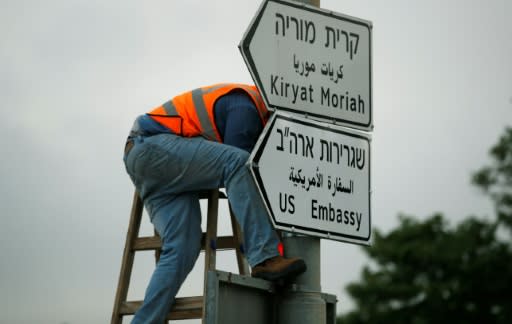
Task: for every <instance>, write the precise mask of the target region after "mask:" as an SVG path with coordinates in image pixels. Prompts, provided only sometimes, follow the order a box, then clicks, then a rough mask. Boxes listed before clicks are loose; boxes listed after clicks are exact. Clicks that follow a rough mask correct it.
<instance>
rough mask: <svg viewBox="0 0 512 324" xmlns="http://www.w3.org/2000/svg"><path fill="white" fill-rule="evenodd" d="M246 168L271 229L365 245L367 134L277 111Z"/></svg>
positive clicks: (367, 228)
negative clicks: (252, 178) (259, 195)
mask: <svg viewBox="0 0 512 324" xmlns="http://www.w3.org/2000/svg"><path fill="white" fill-rule="evenodd" d="M250 164H251V170H252V173H253V176H254V179H255V181H256V183H257V185H258V188H259V190H260V193H261V195H262V197H263V199H264V201H265V205H266V207H267V209H268V212H269V214H270V215H271V220H272V222H273V225H274V227H275V228H277V229H281V230H286V231H293V232H297V233H303V234H309V235H313V236H318V237H324V238H328V239H333V240H339V241H346V242H352V243H364V244H368V241H369V239H370V232H371V230H370V229H371V224H370V137H369V135H367V134H363V133H361V132H357V131H354V130H351V129H350V128H345V127H339V126H333V125H329V124H326V123H319V122H315V121H311V120H308V119H304V118H299V117H293V116H287V115H284V114H283V113H279V112H278V113H275V114H274V115H273V116H272V119H271V120H270V121H269V124H268V125H267V126H266V128H265V130H264V133H263V134H262V136H261V137H260V139H259V141H258V143H257V146H256V148H255V149H254V151H253V153H252V154H251V157H250Z"/></svg>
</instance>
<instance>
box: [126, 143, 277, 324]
mask: <svg viewBox="0 0 512 324" xmlns="http://www.w3.org/2000/svg"><path fill="white" fill-rule="evenodd" d="M248 157H249V154H248V153H247V152H246V151H244V150H241V149H238V148H236V147H234V146H230V145H226V144H221V143H217V142H212V141H208V140H205V139H203V138H200V137H194V138H185V137H181V136H177V135H173V134H159V135H154V136H150V137H143V136H138V137H136V138H134V146H133V147H132V149H131V150H130V151H129V152H128V154H127V155H125V156H124V162H125V166H126V171H127V173H128V174H129V176H130V178H131V180H132V182H133V183H134V185H135V187H136V189H137V191H138V192H139V194H140V196H141V199H142V200H143V202H144V206H145V208H146V210H147V212H148V214H149V217H150V219H151V222H152V223H153V225H154V227H155V229H156V231H157V232H158V234H159V235H160V237H161V238H162V254H161V255H160V260H159V262H158V264H157V265H156V268H155V270H154V272H153V274H152V276H151V280H150V282H149V285H148V287H147V289H146V292H145V296H144V302H143V305H142V306H141V308H140V309H139V310H138V311H137V313H136V314H135V317H134V319H133V321H132V323H145V324H147V323H159V324H160V323H163V322H164V319H165V317H166V315H167V313H168V312H169V310H170V307H171V306H172V304H173V303H174V298H175V296H176V294H177V293H178V290H179V288H180V286H181V284H182V283H183V281H184V280H185V278H186V276H187V275H188V273H189V272H190V271H191V270H192V268H193V266H194V264H195V262H196V260H197V257H198V255H199V252H200V250H201V246H200V244H201V235H202V230H201V210H200V205H199V192H200V191H201V190H207V189H215V188H221V187H225V188H226V193H227V196H228V199H229V202H230V204H231V207H232V209H233V213H234V214H235V217H236V219H237V221H238V223H239V224H240V227H241V229H242V232H243V236H244V247H245V257H246V258H247V261H248V262H249V264H250V265H251V266H254V265H256V264H258V263H260V262H262V261H264V260H266V259H268V258H271V257H274V256H276V255H278V254H279V253H278V250H277V245H278V242H279V241H278V236H277V234H276V232H275V231H274V229H273V227H272V225H271V224H270V221H269V218H268V214H267V211H266V209H265V207H264V205H263V201H262V200H261V198H260V196H259V193H258V191H257V188H256V185H255V183H254V180H253V178H252V176H251V174H250V169H249V167H248V165H247V159H248Z"/></svg>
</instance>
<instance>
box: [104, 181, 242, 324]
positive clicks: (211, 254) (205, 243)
mask: <svg viewBox="0 0 512 324" xmlns="http://www.w3.org/2000/svg"><path fill="white" fill-rule="evenodd" d="M200 198H201V199H204V198H207V199H208V208H207V221H206V233H203V236H202V239H201V249H202V250H203V251H205V267H204V290H203V296H206V295H207V293H206V289H207V287H208V285H207V275H208V271H210V270H215V263H216V250H225V249H235V250H236V259H237V263H238V270H239V272H240V274H241V275H249V266H248V264H247V261H246V260H245V258H244V257H243V255H242V251H241V246H242V245H241V242H243V240H242V233H241V231H240V227H239V226H238V223H237V222H236V219H235V218H234V216H233V212H232V211H231V207H230V217H231V227H232V229H233V236H221V237H217V218H218V206H219V198H222V199H225V198H227V197H226V196H225V195H224V193H222V192H219V190H217V189H215V190H209V191H205V192H204V193H202V194H201V195H200ZM142 211H143V204H142V200H141V199H140V197H139V195H138V193H137V192H135V193H134V195H133V203H132V210H131V213H130V223H129V225H128V232H127V234H126V243H125V247H124V252H123V259H122V263H121V271H120V274H119V282H118V285H117V292H116V297H115V301H114V310H113V312H112V320H111V323H112V324H121V323H122V321H123V316H125V315H133V314H135V312H136V311H137V310H138V309H139V308H140V306H141V305H142V301H127V296H128V288H129V286H130V278H131V273H132V268H133V261H134V258H135V252H137V251H148V250H154V251H155V259H156V262H158V259H159V257H160V251H161V246H162V242H161V239H160V237H159V236H158V234H156V232H155V235H154V236H149V237H139V229H140V224H141V219H142ZM203 296H193V297H182V298H176V301H175V303H174V305H173V307H172V309H171V311H170V312H169V314H168V315H167V320H183V319H198V318H201V319H202V320H203V323H204V318H205V312H206V311H205V310H206V305H205V301H206V299H205V298H204V297H203Z"/></svg>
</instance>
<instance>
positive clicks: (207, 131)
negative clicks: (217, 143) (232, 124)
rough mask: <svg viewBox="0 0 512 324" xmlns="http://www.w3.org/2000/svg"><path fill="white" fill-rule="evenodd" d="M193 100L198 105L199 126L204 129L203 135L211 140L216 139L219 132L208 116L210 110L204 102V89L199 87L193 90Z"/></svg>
mask: <svg viewBox="0 0 512 324" xmlns="http://www.w3.org/2000/svg"><path fill="white" fill-rule="evenodd" d="M192 101H193V102H194V106H195V107H196V114H197V118H198V119H199V126H200V127H201V129H202V130H203V136H204V137H206V138H207V139H209V140H213V141H214V140H216V139H217V132H215V129H214V128H213V127H214V125H213V124H212V123H211V122H210V118H209V117H208V110H207V108H206V105H205V103H204V98H203V90H202V89H200V88H199V89H195V90H192Z"/></svg>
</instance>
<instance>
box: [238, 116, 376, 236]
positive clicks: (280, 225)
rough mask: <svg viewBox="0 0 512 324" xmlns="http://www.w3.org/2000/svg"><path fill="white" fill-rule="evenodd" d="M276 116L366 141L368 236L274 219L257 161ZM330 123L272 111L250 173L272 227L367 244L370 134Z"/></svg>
mask: <svg viewBox="0 0 512 324" xmlns="http://www.w3.org/2000/svg"><path fill="white" fill-rule="evenodd" d="M278 118H281V119H284V120H288V121H292V122H296V123H298V124H302V125H307V126H313V127H316V128H319V129H323V130H328V131H331V132H335V133H338V134H343V135H346V136H351V137H356V138H359V139H363V140H365V141H367V142H368V163H369V164H368V165H369V169H368V188H369V193H368V211H369V213H368V227H369V229H370V230H369V231H368V236H366V237H361V236H355V235H349V234H341V233H332V232H329V231H327V230H320V229H314V228H309V227H304V226H297V225H291V224H288V223H283V222H277V221H276V218H275V214H274V211H273V210H272V207H271V204H270V201H269V200H268V194H267V192H266V191H265V187H264V186H263V181H262V178H261V175H260V172H259V166H258V162H259V160H260V158H261V155H262V154H263V150H264V148H265V146H266V143H267V141H268V138H269V137H270V133H271V132H272V129H273V128H274V126H275V124H276V123H275V122H276V120H277V119H278ZM329 126H330V125H329V124H325V123H320V122H318V121H315V120H307V119H300V118H299V117H296V116H293V115H286V114H283V113H280V112H278V111H276V112H274V113H273V114H272V117H271V119H270V120H269V121H268V123H267V125H266V127H265V129H264V130H263V133H262V134H261V136H260V138H259V140H258V142H257V143H256V148H255V150H254V151H253V152H252V153H251V156H250V157H249V162H248V163H249V166H250V169H251V173H252V175H253V179H254V180H255V183H256V186H257V187H258V189H259V191H260V196H261V198H262V199H263V202H264V205H265V207H266V209H267V212H268V214H269V217H270V219H271V221H272V224H273V225H274V227H275V228H276V229H279V230H283V231H287V232H298V233H303V234H309V235H311V233H315V235H314V236H320V237H323V238H327V239H333V240H336V241H343V242H348V243H361V242H363V243H365V244H366V245H369V244H370V243H369V240H370V238H371V235H372V222H371V214H372V208H371V207H372V205H371V195H372V189H371V145H370V143H371V136H370V134H362V133H361V134H357V131H356V130H353V129H350V128H346V129H347V130H343V129H341V126H338V125H337V127H336V128H333V127H329Z"/></svg>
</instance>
